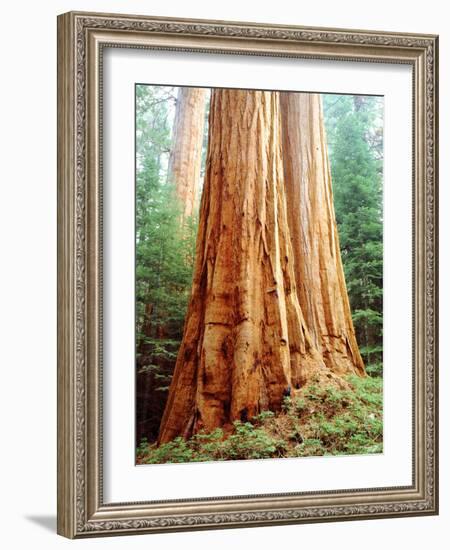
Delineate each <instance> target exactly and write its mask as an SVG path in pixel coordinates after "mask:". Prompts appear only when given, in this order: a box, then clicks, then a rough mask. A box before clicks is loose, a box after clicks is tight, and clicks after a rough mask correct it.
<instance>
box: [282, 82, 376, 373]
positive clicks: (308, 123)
mask: <svg viewBox="0 0 450 550" xmlns="http://www.w3.org/2000/svg"><path fill="white" fill-rule="evenodd" d="M280 104H281V113H282V116H281V118H282V135H283V164H284V175H285V187H286V199H287V203H288V204H289V209H288V223H289V229H290V233H291V240H292V246H293V250H294V259H295V280H296V285H297V294H298V299H299V302H300V306H301V308H302V311H303V313H304V316H305V321H306V325H307V327H308V330H309V333H310V335H311V337H312V340H313V343H314V345H315V347H316V348H317V349H318V350H319V352H320V353H321V355H322V356H323V359H324V361H325V364H326V365H327V367H328V368H329V369H331V370H332V371H333V372H334V373H336V374H338V375H343V374H347V373H356V374H359V375H364V374H365V369H364V363H363V360H362V358H361V354H360V352H359V348H358V343H357V341H356V336H355V330H354V327H353V321H352V316H351V311H350V304H349V299H348V294H347V288H346V284H345V278H344V270H343V266H342V261H341V253H340V249H339V237H338V231H337V225H336V216H335V212H334V206H333V191H332V184H331V173H330V165H329V160H328V152H327V142H326V135H325V128H324V123H323V114H322V103H321V98H320V95H319V94H303V93H289V92H282V93H281V94H280Z"/></svg>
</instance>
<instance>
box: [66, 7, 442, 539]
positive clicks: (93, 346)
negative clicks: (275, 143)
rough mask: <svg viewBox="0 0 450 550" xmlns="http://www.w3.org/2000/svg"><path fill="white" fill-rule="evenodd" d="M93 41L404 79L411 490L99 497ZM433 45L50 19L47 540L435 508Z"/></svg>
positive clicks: (284, 29) (236, 26)
mask: <svg viewBox="0 0 450 550" xmlns="http://www.w3.org/2000/svg"><path fill="white" fill-rule="evenodd" d="M105 47H120V48H127V47H132V48H145V49H148V50H152V49H167V50H176V51H193V52H203V53H204V54H205V55H208V53H211V52H212V53H223V54H230V53H233V54H246V55H255V56H260V55H265V56H276V57H301V58H309V59H331V60H345V61H349V60H355V61H366V62H377V63H404V64H409V65H410V66H411V67H412V69H413V70H412V74H413V83H412V85H413V105H412V112H413V117H412V119H413V133H414V135H413V182H412V189H413V193H412V201H413V220H412V230H413V246H412V249H413V310H414V311H413V346H412V347H413V350H412V353H413V377H412V379H413V387H412V392H413V418H412V426H413V428H412V429H413V472H412V480H413V483H412V485H411V486H407V487H385V488H380V489H370V488H365V489H364V488H362V489H357V490H353V489H352V490H342V491H335V490H333V491H320V492H309V493H284V494H277V495H272V494H270V495H264V494H260V495H249V496H236V497H216V498H205V499H191V500H190V499H188V500H186V499H184V500H177V501H152V500H151V494H149V500H148V501H147V502H137V503H114V504H105V503H104V502H103V489H102V487H103V477H102V458H103V457H102V330H101V329H102V305H101V304H102V208H101V207H102V203H101V196H102V194H101V189H102V151H101V140H102V128H101V120H102V119H101V90H102V52H103V48H105ZM437 114H438V37H437V36H434V35H422V34H406V33H388V32H377V31H354V30H342V29H325V28H305V27H292V26H281V25H266V24H255V23H238V22H223V21H202V20H188V19H170V18H156V17H144V16H132V15H114V14H96V13H77V12H70V13H66V14H63V15H60V16H59V17H58V522H57V530H58V533H59V534H61V535H64V536H66V537H70V538H80V537H89V536H100V535H119V534H135V533H151V532H162V531H182V530H193V529H217V528H230V527H245V526H261V525H280V524H289V523H303V522H317V521H340V520H350V519H375V518H385V517H398V516H416V515H430V514H437V513H438V440H437V430H438V417H437V399H438V388H437V366H438V357H437V353H438V346H437V337H438V336H437V335H438V332H437V321H438V315H437V283H438V280H437V269H436V268H437V251H438V246H437V236H438V235H437V229H438V226H437V223H438V217H437V208H438V193H437V178H438V174H437V148H438V137H437V135H438V134H437Z"/></svg>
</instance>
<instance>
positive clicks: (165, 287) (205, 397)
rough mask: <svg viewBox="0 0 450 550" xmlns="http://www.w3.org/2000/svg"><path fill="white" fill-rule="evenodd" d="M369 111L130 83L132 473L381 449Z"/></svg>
mask: <svg viewBox="0 0 450 550" xmlns="http://www.w3.org/2000/svg"><path fill="white" fill-rule="evenodd" d="M383 117H384V113H383V98H382V97H377V96H361V95H336V94H317V93H300V92H271V91H255V90H234V89H219V88H215V89H207V88H189V87H173V86H155V85H147V84H139V85H136V121H135V122H136V461H137V463H138V464H152V463H176V462H197V461H211V460H233V459H234V460H236V459H241V460H242V459H259V458H281V457H304V456H325V455H337V454H338V455H342V454H343V455H352V454H372V453H379V452H382V450H383V398H382V396H383V347H382V344H383V316H382V310H383V218H382V216H383V205H382V198H383Z"/></svg>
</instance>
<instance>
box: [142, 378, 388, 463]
mask: <svg viewBox="0 0 450 550" xmlns="http://www.w3.org/2000/svg"><path fill="white" fill-rule="evenodd" d="M346 380H347V382H348V387H346V388H345V389H341V388H338V387H336V386H335V385H327V386H319V385H318V384H315V383H314V381H313V382H312V383H310V384H309V385H308V386H305V387H304V388H303V389H302V390H301V391H300V392H299V393H298V395H296V396H295V397H292V398H291V397H286V398H285V400H284V403H283V407H282V410H281V411H279V412H277V413H274V412H272V411H263V412H261V413H260V414H259V415H257V416H255V417H254V418H252V419H250V421H248V422H239V421H236V422H234V424H233V429H232V431H231V433H228V432H227V433H225V432H224V431H223V430H222V429H220V428H217V429H216V430H214V431H213V432H211V433H208V434H206V433H199V434H196V435H194V436H193V437H191V438H190V439H188V440H184V439H183V438H181V437H177V438H175V439H174V440H173V441H171V442H169V443H166V444H164V445H161V446H159V447H157V446H156V445H155V444H149V443H148V442H147V441H146V440H145V439H143V440H142V442H141V445H140V446H139V447H138V448H137V462H138V463H139V464H161V463H180V462H204V461H221V460H243V459H261V458H282V457H303V456H324V455H353V454H373V453H381V452H382V451H383V416H382V408H383V381H382V378H380V377H371V376H367V377H365V378H359V377H357V376H350V377H347V379H346Z"/></svg>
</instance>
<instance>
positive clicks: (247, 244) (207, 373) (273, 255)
mask: <svg viewBox="0 0 450 550" xmlns="http://www.w3.org/2000/svg"><path fill="white" fill-rule="evenodd" d="M292 254H293V252H292V246H291V240H290V235H289V227H288V223H287V214H286V201H285V194H284V182H283V163H282V159H281V126H280V113H279V94H278V93H277V92H259V91H245V90H214V91H213V92H212V99H211V108H210V115H209V145H208V157H207V166H206V174H205V183H204V188H203V195H202V200H201V206H200V219H199V232H198V237H197V250H196V263H195V268H194V278H193V288H192V295H191V300H190V304H189V307H188V312H187V316H186V322H185V329H184V335H183V340H182V343H181V347H180V350H179V353H178V358H177V363H176V367H175V372H174V376H173V380H172V384H171V387H170V391H169V397H168V401H167V405H166V409H165V412H164V415H163V418H162V422H161V428H160V434H159V443H165V442H167V441H170V440H171V439H173V438H174V437H175V436H178V435H181V436H183V437H189V436H191V435H192V434H193V433H196V432H198V431H199V430H202V429H204V430H205V431H211V430H213V429H214V428H216V427H219V426H227V425H229V424H230V423H231V422H233V421H234V420H241V421H246V420H247V419H248V418H251V417H252V416H254V415H256V414H258V413H259V412H260V411H261V410H266V409H270V410H278V409H279V408H280V406H281V404H282V401H283V397H284V395H286V393H288V392H289V391H290V389H291V388H292V391H295V389H298V388H300V387H301V386H302V385H303V384H304V383H305V381H306V380H307V379H308V378H310V377H311V376H312V375H313V374H315V373H321V374H322V375H323V376H328V377H329V376H331V374H330V373H329V371H328V370H327V369H326V367H325V365H324V363H323V361H322V359H321V357H320V354H319V353H318V352H317V350H316V348H315V347H314V345H313V343H312V340H311V338H310V336H309V333H308V331H307V329H306V326H305V321H304V318H303V315H302V311H301V308H300V306H299V302H298V299H297V294H296V290H295V274H294V262H293V255H292Z"/></svg>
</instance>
